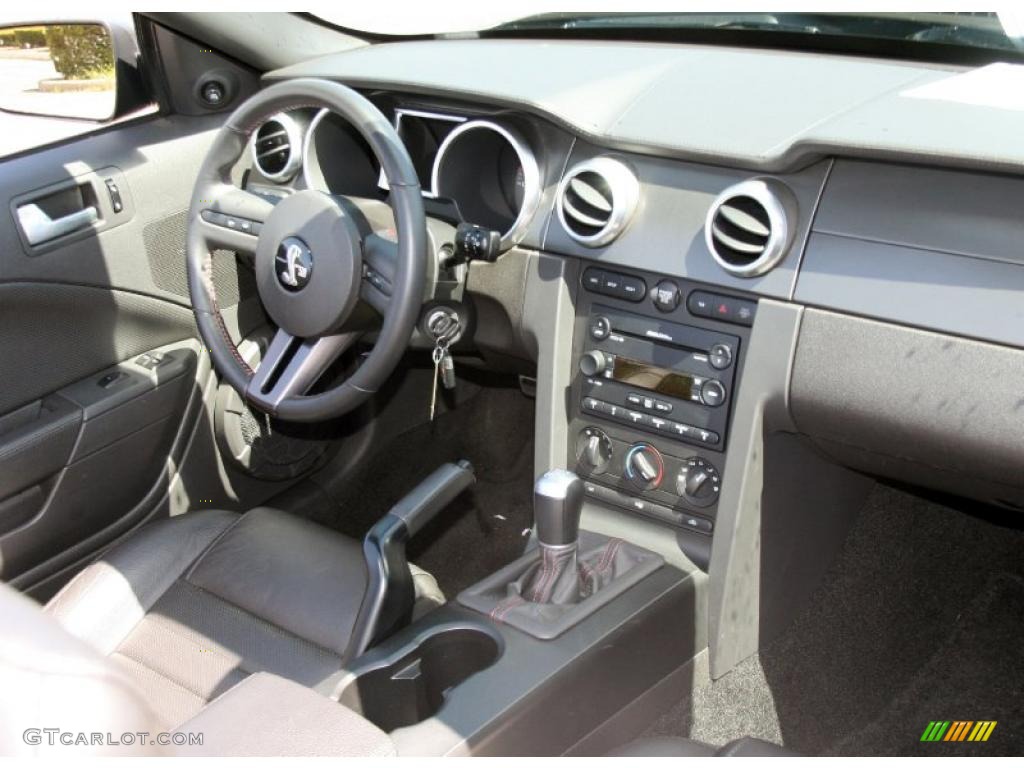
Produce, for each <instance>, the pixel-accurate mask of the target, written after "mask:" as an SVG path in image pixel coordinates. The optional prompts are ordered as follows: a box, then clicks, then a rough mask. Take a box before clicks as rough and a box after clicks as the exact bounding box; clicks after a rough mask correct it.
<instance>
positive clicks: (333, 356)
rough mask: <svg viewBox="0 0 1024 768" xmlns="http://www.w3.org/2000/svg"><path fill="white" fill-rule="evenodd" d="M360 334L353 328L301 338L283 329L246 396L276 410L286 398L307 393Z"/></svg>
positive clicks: (268, 410)
mask: <svg viewBox="0 0 1024 768" xmlns="http://www.w3.org/2000/svg"><path fill="white" fill-rule="evenodd" d="M359 336H360V334H359V333H357V332H349V333H339V334H335V335H333V336H321V337H320V338H316V339H301V338H299V337H297V336H293V335H292V334H290V333H288V332H287V331H284V330H280V329H279V330H278V331H277V333H276V334H275V335H274V338H273V339H272V340H271V342H270V345H269V346H268V347H267V351H266V354H264V355H263V359H262V360H261V361H260V364H259V366H258V367H257V368H256V372H255V373H254V374H253V377H252V379H251V380H250V381H249V385H248V387H247V388H246V392H245V396H246V399H247V400H249V401H250V402H252V403H254V404H256V405H257V406H259V407H260V408H262V409H263V410H265V411H267V412H269V413H276V412H277V409H278V406H279V405H280V404H281V403H282V402H283V401H284V400H285V399H287V398H291V397H298V396H301V395H304V394H306V392H307V391H308V390H309V388H310V387H312V386H313V385H314V384H315V383H316V382H317V380H318V379H319V378H320V377H321V376H322V375H323V373H324V371H326V370H327V368H328V367H329V366H330V365H331V363H333V362H334V361H335V360H337V359H338V357H339V356H340V355H341V354H342V353H343V352H344V351H345V350H346V349H348V348H349V347H350V346H352V344H354V343H355V341H356V339H358V338H359Z"/></svg>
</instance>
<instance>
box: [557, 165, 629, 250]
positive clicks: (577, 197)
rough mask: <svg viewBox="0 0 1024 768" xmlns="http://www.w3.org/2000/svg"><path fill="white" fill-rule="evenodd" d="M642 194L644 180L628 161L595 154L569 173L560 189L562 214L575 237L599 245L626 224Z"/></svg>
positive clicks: (559, 199)
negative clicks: (638, 177) (634, 171)
mask: <svg viewBox="0 0 1024 768" xmlns="http://www.w3.org/2000/svg"><path fill="white" fill-rule="evenodd" d="M639 196H640V184H639V182H638V181H637V179H636V176H635V175H634V174H633V172H632V171H631V170H630V169H629V168H628V167H627V166H626V165H625V164H624V163H622V162H620V161H619V160H615V159H613V158H610V157H595V158H593V159H591V160H585V161H584V162H582V163H579V164H578V165H576V166H574V167H573V168H571V169H570V170H569V172H568V173H567V174H566V176H565V178H564V179H563V181H562V184H561V186H560V187H559V190H558V201H557V211H558V218H559V220H560V221H561V223H562V227H563V228H564V229H565V231H566V232H567V233H568V234H569V236H570V237H572V239H573V240H575V241H577V242H578V243H581V244H583V245H586V246H588V247H592V248H596V247H598V246H602V245H607V244H608V243H610V242H611V241H612V240H614V239H615V238H616V237H618V236H619V234H620V233H621V232H622V230H623V229H625V228H626V226H627V225H628V224H629V221H630V219H631V218H632V217H633V212H634V211H635V210H636V204H637V200H638V199H639Z"/></svg>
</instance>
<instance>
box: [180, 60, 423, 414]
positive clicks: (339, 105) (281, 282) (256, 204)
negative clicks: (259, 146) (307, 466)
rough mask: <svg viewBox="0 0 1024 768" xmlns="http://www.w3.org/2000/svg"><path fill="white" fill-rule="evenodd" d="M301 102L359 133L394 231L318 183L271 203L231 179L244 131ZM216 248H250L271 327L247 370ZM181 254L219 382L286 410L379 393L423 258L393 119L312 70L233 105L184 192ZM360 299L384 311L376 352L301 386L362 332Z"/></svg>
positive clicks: (416, 291) (413, 178)
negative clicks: (333, 377) (337, 375)
mask: <svg viewBox="0 0 1024 768" xmlns="http://www.w3.org/2000/svg"><path fill="white" fill-rule="evenodd" d="M303 107H313V108H326V109H329V110H331V111H333V112H336V113H338V114H339V115H341V116H342V117H343V118H345V119H346V120H348V121H349V122H350V123H351V124H352V126H353V127H355V128H356V129H357V130H358V131H359V133H360V134H362V136H363V138H364V139H366V141H367V143H368V144H369V145H370V147H371V148H372V149H373V152H374V154H376V156H377V159H378V161H379V162H380V164H381V168H383V170H384V173H385V175H386V177H387V179H388V186H389V188H390V192H391V195H390V204H391V207H392V211H393V214H394V219H395V231H396V233H397V240H395V239H394V238H392V237H387V236H384V235H380V234H376V233H373V232H368V231H366V225H365V222H360V221H358V215H356V216H353V206H351V205H344V204H343V202H344V201H343V200H339V199H338V198H334V197H331V196H330V195H327V194H325V193H323V192H318V191H314V190H302V191H299V192H295V193H293V194H290V195H288V196H287V197H284V198H283V199H281V200H280V201H279V202H277V203H276V204H275V203H274V202H271V200H269V199H267V198H265V197H263V196H260V195H257V194H254V193H251V192H247V191H245V190H242V189H240V188H239V187H238V186H236V185H234V184H233V183H232V181H231V178H230V174H231V169H232V167H233V166H234V165H235V163H236V162H237V161H238V160H239V158H240V157H241V156H242V153H243V152H244V151H245V150H246V147H247V146H248V142H249V138H250V136H251V135H252V132H253V131H255V130H256V129H257V128H258V127H259V126H260V125H262V124H263V123H264V122H265V121H266V120H267V119H268V118H270V117H271V116H273V115H275V114H277V113H279V112H283V111H287V110H290V109H298V108H303ZM217 248H227V249H230V250H233V251H236V252H239V253H242V254H249V255H252V256H253V257H254V269H255V274H256V285H257V290H258V292H259V298H260V301H261V302H262V304H263V307H264V309H265V310H266V312H267V314H268V315H269V316H270V318H271V320H273V321H274V323H275V324H276V325H277V328H278V330H277V332H276V334H275V335H274V338H273V339H272V340H271V342H270V344H269V345H268V347H267V350H266V353H265V354H264V355H263V358H262V360H261V361H260V363H259V365H258V366H257V367H256V368H255V370H254V369H253V368H252V367H251V366H249V364H248V363H247V362H246V361H245V360H244V359H243V358H242V355H241V354H239V352H238V349H237V347H236V346H235V344H234V342H233V341H232V339H231V335H230V334H229V332H228V329H227V326H226V325H225V323H224V318H223V316H222V315H221V312H220V309H219V308H218V306H217V293H216V290H215V288H214V285H213V279H212V278H213V269H212V265H213V251H214V250H215V249H217ZM186 252H187V255H186V258H187V264H188V283H189V290H190V292H191V295H192V306H193V309H194V312H195V316H196V324H197V325H198V327H199V333H200V334H201V335H202V338H203V341H204V342H205V343H206V346H207V348H208V349H209V351H210V356H211V357H212V359H213V363H214V366H215V367H216V369H217V371H218V372H219V373H220V375H221V376H222V377H223V379H224V381H226V382H227V383H228V384H229V385H230V386H231V387H232V388H234V389H235V390H236V391H237V392H238V393H239V394H240V395H241V396H242V397H243V398H244V399H245V400H246V401H247V402H248V403H250V404H251V405H252V406H253V407H255V408H256V409H258V410H260V411H263V412H265V413H269V414H271V415H274V416H278V417H280V418H282V419H286V420H290V421H317V420H321V419H326V418H331V417H334V416H339V415H341V414H344V413H347V412H349V411H351V410H352V409H353V408H355V407H357V406H358V405H360V404H361V403H362V402H364V401H365V400H366V399H367V398H369V397H370V396H371V395H372V394H373V393H374V392H376V391H377V389H378V388H379V387H380V386H381V385H382V384H383V383H384V381H385V379H387V377H388V376H389V375H390V374H391V372H392V371H393V370H394V368H395V366H396V365H397V364H398V361H399V359H400V358H401V356H402V354H403V353H404V351H405V349H406V347H407V346H408V343H409V339H410V337H411V335H412V331H413V328H414V326H415V323H416V320H417V317H418V314H419V310H420V307H421V305H422V302H423V291H424V284H425V279H426V267H427V229H426V217H425V215H424V212H423V199H422V197H421V195H420V184H419V178H418V176H417V173H416V170H415V168H414V166H413V163H412V160H411V159H410V158H409V153H408V152H407V151H406V149H405V146H404V145H403V144H402V141H401V140H400V139H399V137H398V134H397V133H396V132H395V129H394V128H393V127H392V126H391V123H390V122H389V121H388V120H387V118H386V117H385V116H384V115H383V114H381V112H380V111H379V110H378V109H377V108H376V107H375V106H373V104H371V103H370V102H369V101H367V100H366V99H365V98H363V97H362V96H360V95H359V94H358V93H356V92H355V91H353V90H352V89H351V88H347V87H345V86H343V85H340V84H339V83H334V82H330V81H327V80H318V79H311V78H310V79H300V80H291V81H288V82H283V83H279V84H276V85H272V86H270V87H269V88H266V89H264V90H262V91H260V92H259V93H258V94H256V95H255V96H253V97H252V98H250V99H249V100H247V101H246V102H245V103H244V104H242V105H241V106H240V107H238V109H237V110H235V112H234V113H233V114H232V115H231V117H230V118H228V120H227V122H226V123H225V124H224V126H223V127H222V128H221V129H220V131H219V132H218V133H217V135H216V137H215V138H214V140H213V144H212V146H211V147H210V150H209V152H208V154H207V156H206V159H205V160H204V162H203V165H202V167H201V169H200V171H199V178H198V179H197V181H196V184H195V188H194V190H193V192H192V203H191V207H190V210H189V218H188V240H187V248H186ZM364 265H365V266H364ZM371 280H372V282H371ZM366 305H369V306H371V307H373V308H374V309H375V310H376V311H377V312H378V313H379V314H381V315H382V316H383V324H382V325H381V327H380V332H379V335H378V337H377V341H376V343H375V344H374V347H373V350H372V352H370V354H369V356H368V357H367V358H366V359H365V361H364V362H363V363H362V365H361V366H360V367H359V368H358V370H356V371H355V372H354V373H353V374H352V375H351V376H350V377H348V378H347V379H345V380H344V381H341V382H339V383H337V384H335V385H333V386H332V387H331V388H329V389H327V390H326V391H323V392H317V393H316V394H307V392H308V391H309V389H310V387H312V386H313V384H315V383H316V381H317V380H318V379H319V378H320V376H321V375H322V374H323V372H324V371H325V370H326V369H327V367H328V366H329V365H330V364H331V363H332V362H334V361H335V360H336V359H337V358H338V356H339V355H341V353H342V352H343V351H344V350H346V349H347V348H349V347H350V346H351V345H352V344H353V343H355V341H356V340H357V339H358V338H359V336H360V335H361V334H362V332H364V331H365V324H361V323H358V322H356V318H357V317H358V316H359V315H365V313H363V312H358V311H357V307H365V306H366ZM361 327H362V330H360V328H361Z"/></svg>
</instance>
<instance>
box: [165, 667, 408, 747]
mask: <svg viewBox="0 0 1024 768" xmlns="http://www.w3.org/2000/svg"><path fill="white" fill-rule="evenodd" d="M176 733H181V734H190V733H191V734H202V735H203V743H202V744H200V745H185V746H182V747H179V754H180V755H183V756H189V757H199V756H209V757H392V756H394V754H395V747H394V744H393V743H392V742H391V740H390V739H389V738H388V735H387V734H386V733H384V732H383V731H382V730H380V729H379V728H378V727H377V726H375V725H374V724H373V723H371V722H370V721H369V720H366V719H365V718H363V717H361V716H359V715H357V714H356V713H355V712H353V711H352V710H350V709H348V708H347V707H345V706H343V705H341V704H339V703H338V702H336V701H333V700H332V699H329V698H327V697H326V696H323V695H322V694H319V693H317V692H315V691H313V690H311V689H309V688H306V687H304V686H302V685H299V684H298V683H295V682H292V681H291V680H285V679H284V678H283V677H278V676H277V675H271V674H269V673H267V672H258V673H257V674H255V675H251V676H249V677H247V678H246V679H245V680H244V681H242V682H241V683H239V684H238V685H236V686H235V687H234V688H232V689H230V690H229V691H227V692H226V693H224V694H223V695H222V696H220V697H219V698H217V699H215V700H214V701H212V702H210V703H209V704H208V705H206V707H205V708H204V709H203V710H202V711H201V712H199V714H197V715H196V716H195V717H193V718H192V719H191V720H188V721H186V722H185V723H184V724H183V725H181V726H180V727H179V728H178V729H177V731H176Z"/></svg>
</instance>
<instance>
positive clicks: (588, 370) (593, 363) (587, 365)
mask: <svg viewBox="0 0 1024 768" xmlns="http://www.w3.org/2000/svg"><path fill="white" fill-rule="evenodd" d="M608 362H609V360H608V355H606V354H605V353H604V352H600V351H598V350H596V349H592V350H590V351H589V352H585V353H584V354H583V356H582V357H581V358H580V373H582V374H583V375H584V376H600V375H601V374H602V373H604V372H605V369H607V368H608Z"/></svg>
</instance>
